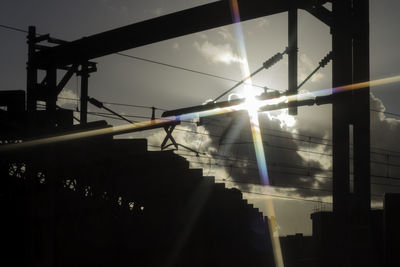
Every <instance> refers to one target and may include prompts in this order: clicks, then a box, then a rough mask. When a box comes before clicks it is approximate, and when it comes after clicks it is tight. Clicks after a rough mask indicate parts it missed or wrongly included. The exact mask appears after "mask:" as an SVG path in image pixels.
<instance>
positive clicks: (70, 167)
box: [0, 92, 274, 266]
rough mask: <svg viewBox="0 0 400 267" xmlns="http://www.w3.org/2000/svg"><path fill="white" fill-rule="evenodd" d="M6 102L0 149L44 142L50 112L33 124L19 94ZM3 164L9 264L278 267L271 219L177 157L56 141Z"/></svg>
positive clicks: (64, 119) (68, 125)
mask: <svg viewBox="0 0 400 267" xmlns="http://www.w3.org/2000/svg"><path fill="white" fill-rule="evenodd" d="M3 94H4V96H7V98H8V99H11V100H10V102H9V105H5V106H7V108H8V111H7V112H5V111H2V112H1V113H0V114H1V120H0V121H1V124H2V125H1V129H2V130H1V133H2V142H3V145H4V143H12V142H20V141H22V140H26V139H27V138H28V137H29V136H28V135H37V134H42V135H43V133H44V129H45V128H43V127H45V126H46V123H48V122H49V121H50V120H49V118H48V116H49V113H47V112H46V111H42V112H40V111H38V112H36V113H35V117H34V118H28V117H29V116H28V114H27V113H26V112H24V111H23V109H18V101H16V102H15V101H13V100H15V99H18V95H19V94H21V92H7V93H3ZM3 99H5V98H3ZM14 104H16V105H14ZM22 107H23V105H22ZM54 114H56V116H55V118H56V120H57V122H58V127H56V128H54V129H53V134H54V132H57V131H61V130H63V131H65V130H74V131H75V132H79V131H82V130H84V129H85V130H87V129H90V128H92V129H93V128H99V127H106V126H107V125H106V123H105V122H95V123H88V124H87V125H86V126H85V127H82V126H73V125H72V113H71V112H68V111H63V110H60V111H58V112H56V113H52V116H54ZM29 122H30V123H29ZM39 126H42V127H39ZM56 129H58V130H56ZM47 131H48V134H50V133H51V130H49V129H47ZM0 164H1V168H0V171H1V180H0V181H1V187H0V190H1V192H0V194H1V195H0V198H1V199H0V205H1V210H2V220H1V226H0V231H1V236H2V243H3V244H5V245H6V246H5V248H6V249H5V250H4V251H3V253H2V257H1V259H2V261H3V262H13V265H15V266H274V260H273V254H272V247H271V241H270V237H269V227H268V223H267V220H266V219H264V218H263V217H262V214H261V213H260V212H259V211H258V209H256V208H253V206H252V205H250V204H248V203H247V201H246V200H244V199H243V198H242V194H241V193H240V191H238V190H236V189H226V188H225V187H224V185H223V184H216V183H214V178H213V177H204V176H203V174H202V170H200V169H189V164H188V162H187V161H186V160H185V159H184V158H182V157H180V156H177V155H175V154H173V152H171V151H162V152H160V151H158V152H156V151H154V152H150V151H147V141H146V140H145V139H141V140H132V139H131V140H129V139H113V138H112V136H103V137H91V138H86V139H80V140H76V141H68V142H64V143H58V144H54V143H53V144H52V143H50V144H45V145H40V146H34V147H29V148H25V149H18V150H10V151H6V152H2V153H1V161H0Z"/></svg>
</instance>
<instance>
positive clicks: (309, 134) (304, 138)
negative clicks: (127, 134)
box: [149, 94, 400, 206]
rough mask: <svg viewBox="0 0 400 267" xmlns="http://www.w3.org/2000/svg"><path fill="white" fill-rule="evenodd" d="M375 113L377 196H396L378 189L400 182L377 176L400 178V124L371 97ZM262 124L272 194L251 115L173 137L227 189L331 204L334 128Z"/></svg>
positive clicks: (212, 121)
mask: <svg viewBox="0 0 400 267" xmlns="http://www.w3.org/2000/svg"><path fill="white" fill-rule="evenodd" d="M371 109H372V110H376V111H379V112H375V111H374V112H371V146H372V149H371V150H372V151H373V152H374V153H372V154H371V160H372V161H373V162H377V163H372V164H371V173H372V175H373V176H372V182H373V183H375V184H373V185H372V192H373V194H377V195H381V194H383V193H385V192H396V191H398V189H396V187H393V188H391V187H387V186H383V185H376V183H381V184H382V183H383V184H385V183H386V184H392V185H400V182H397V181H395V180H394V181H392V180H387V179H381V178H376V177H374V176H381V177H384V176H386V175H387V176H390V177H400V152H397V153H395V152H390V151H400V144H399V143H398V142H397V141H396V140H397V137H398V135H399V134H400V120H397V119H394V118H388V117H386V116H385V114H384V113H382V112H383V111H385V107H384V105H383V103H382V101H381V100H379V99H378V98H376V97H375V96H374V95H372V94H371ZM303 113H304V112H303ZM311 114H313V116H317V117H318V116H320V117H322V118H321V120H325V121H326V120H329V121H330V120H331V117H330V116H331V113H329V112H325V111H323V112H319V113H316V112H311ZM306 115H307V114H306ZM327 116H329V117H328V118H327ZM259 118H260V126H261V132H262V134H263V141H264V150H265V155H266V160H267V167H268V172H269V178H270V181H271V184H272V185H274V187H272V188H269V189H266V187H264V186H261V185H258V184H259V183H260V179H259V173H258V166H257V160H256V155H255V153H254V144H253V141H252V133H251V131H250V124H249V119H248V115H247V113H246V112H237V113H232V114H225V115H217V116H213V117H207V118H204V119H203V120H202V122H203V125H202V126H200V127H196V125H195V124H189V125H184V126H180V127H179V128H180V129H181V130H180V131H179V130H175V131H174V133H173V136H174V137H175V139H176V141H177V142H178V143H181V144H183V145H186V146H188V147H191V148H194V149H195V150H199V151H200V152H202V153H204V154H200V155H199V157H196V155H195V154H194V153H192V152H189V151H187V150H185V149H183V148H179V152H178V153H180V154H185V157H186V158H187V160H188V161H191V162H192V163H191V167H193V168H202V169H203V173H204V175H211V176H215V178H216V180H217V181H220V182H224V183H226V185H227V187H237V188H239V189H241V190H243V191H250V192H259V193H268V194H275V195H283V196H290V197H301V198H307V199H315V198H316V197H317V198H319V199H320V200H322V201H331V192H330V191H331V189H332V156H331V155H332V146H331V144H332V142H331V139H332V135H331V130H330V128H326V127H325V128H321V126H320V125H318V124H316V123H315V122H314V121H312V122H311V124H310V123H308V124H307V121H308V120H309V116H298V117H297V118H296V121H297V124H296V126H295V127H289V126H288V125H282V123H281V121H279V120H277V119H276V118H271V117H269V116H267V115H264V114H261V115H260V116H259ZM193 132H198V133H202V134H195V133H193ZM164 137H165V132H164V131H159V132H157V133H155V134H153V135H152V136H150V137H149V143H150V144H156V145H158V146H159V145H160V144H161V142H162V140H163V139H164ZM378 148H379V149H378ZM387 150H390V151H387ZM387 155H389V156H387ZM397 166H399V167H397ZM310 188H314V189H315V190H310ZM257 198H259V196H257ZM373 201H374V205H375V206H379V205H381V201H380V200H376V199H373Z"/></svg>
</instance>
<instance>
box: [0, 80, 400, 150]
mask: <svg viewBox="0 0 400 267" xmlns="http://www.w3.org/2000/svg"><path fill="white" fill-rule="evenodd" d="M398 82H400V75H398V76H393V77H388V78H383V79H378V80H373V81H368V82H361V83H356V84H351V85H345V86H341V87H336V88H329V89H323V90H317V91H312V92H307V93H302V94H297V95H292V96H287V97H286V96H282V97H279V98H273V99H267V100H255V101H254V103H253V105H254V109H256V110H258V109H259V108H261V107H266V106H269V105H276V104H279V103H289V102H291V101H296V100H309V99H315V98H316V97H318V96H329V95H334V94H336V93H340V92H345V91H351V90H357V89H362V88H366V87H371V86H381V85H387V84H392V83H398ZM242 110H248V104H247V103H242V104H238V105H232V106H229V107H224V108H215V109H210V110H206V111H201V112H193V113H187V114H183V115H180V116H170V117H165V118H160V119H156V120H150V121H143V122H137V123H132V124H124V125H119V126H114V127H107V128H103V129H97V130H89V131H84V132H78V133H67V134H63V135H59V136H53V137H47V138H37V139H33V140H30V141H24V142H22V143H16V144H7V145H1V146H0V152H7V151H12V150H17V149H23V148H29V147H32V146H38V145H46V144H50V143H59V142H66V141H72V140H76V139H81V138H88V137H92V136H100V135H107V134H110V135H118V134H124V133H128V132H135V131H143V130H147V129H149V128H151V127H152V128H154V127H155V126H158V128H161V127H162V126H163V125H168V124H169V123H171V122H175V121H183V120H193V119H198V118H201V117H208V116H215V115H220V114H226V113H231V112H236V111H242ZM258 130H259V128H258Z"/></svg>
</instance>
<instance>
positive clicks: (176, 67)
mask: <svg viewBox="0 0 400 267" xmlns="http://www.w3.org/2000/svg"><path fill="white" fill-rule="evenodd" d="M115 54H117V55H120V56H124V57H128V58H133V59H137V60H141V61H145V62H149V63H154V64H158V65H162V66H166V67H170V68H174V69H178V70H183V71H188V72H192V73H197V74H201V75H205V76H209V77H213V78H218V79H221V80H225V81H230V82H236V83H238V82H240V81H238V80H235V79H231V78H226V77H223V76H219V75H215V74H211V73H207V72H202V71H198V70H193V69H189V68H184V67H180V66H176V65H171V64H167V63H164V62H160V61H155V60H151V59H147V58H142V57H137V56H132V55H129V54H125V53H115ZM252 85H253V86H255V87H259V88H265V86H261V85H256V84H252Z"/></svg>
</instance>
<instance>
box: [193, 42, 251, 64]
mask: <svg viewBox="0 0 400 267" xmlns="http://www.w3.org/2000/svg"><path fill="white" fill-rule="evenodd" d="M193 46H194V47H195V48H196V49H197V51H198V52H200V54H201V55H202V56H203V57H205V58H206V59H207V60H209V61H210V62H212V63H215V64H217V63H223V64H226V65H230V64H232V63H241V64H244V63H247V61H246V59H244V58H241V57H240V56H238V55H237V54H236V53H234V52H233V49H232V46H231V45H230V44H228V43H227V44H217V45H216V44H213V43H211V42H209V41H204V42H203V43H202V44H200V43H199V42H197V41H195V42H194V43H193Z"/></svg>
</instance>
